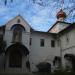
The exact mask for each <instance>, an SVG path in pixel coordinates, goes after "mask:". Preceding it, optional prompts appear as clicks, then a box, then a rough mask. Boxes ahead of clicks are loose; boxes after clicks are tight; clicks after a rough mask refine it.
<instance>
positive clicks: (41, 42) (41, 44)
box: [40, 39, 44, 47]
mask: <svg viewBox="0 0 75 75" xmlns="http://www.w3.org/2000/svg"><path fill="white" fill-rule="evenodd" d="M40 46H41V47H44V39H41V40H40Z"/></svg>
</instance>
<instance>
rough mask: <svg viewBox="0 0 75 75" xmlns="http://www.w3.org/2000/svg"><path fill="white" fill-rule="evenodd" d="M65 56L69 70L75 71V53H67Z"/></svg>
mask: <svg viewBox="0 0 75 75" xmlns="http://www.w3.org/2000/svg"><path fill="white" fill-rule="evenodd" d="M64 58H65V59H66V60H65V61H66V69H67V71H68V70H70V71H74V72H75V55H74V54H65V55H64Z"/></svg>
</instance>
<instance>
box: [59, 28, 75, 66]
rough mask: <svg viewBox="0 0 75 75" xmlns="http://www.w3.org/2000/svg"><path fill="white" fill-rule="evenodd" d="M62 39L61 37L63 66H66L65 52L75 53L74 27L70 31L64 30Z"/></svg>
mask: <svg viewBox="0 0 75 75" xmlns="http://www.w3.org/2000/svg"><path fill="white" fill-rule="evenodd" d="M60 39H61V52H62V64H63V67H65V59H64V55H65V54H74V55H75V29H72V30H70V31H68V32H64V34H62V35H61V36H60ZM67 39H68V40H67Z"/></svg>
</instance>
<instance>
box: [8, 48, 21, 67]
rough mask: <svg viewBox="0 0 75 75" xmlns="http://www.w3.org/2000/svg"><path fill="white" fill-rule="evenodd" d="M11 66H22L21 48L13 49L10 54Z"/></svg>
mask: <svg viewBox="0 0 75 75" xmlns="http://www.w3.org/2000/svg"><path fill="white" fill-rule="evenodd" d="M9 67H13V68H16V67H19V68H20V67H22V54H21V53H20V51H19V50H17V49H16V50H13V51H11V52H10V54H9Z"/></svg>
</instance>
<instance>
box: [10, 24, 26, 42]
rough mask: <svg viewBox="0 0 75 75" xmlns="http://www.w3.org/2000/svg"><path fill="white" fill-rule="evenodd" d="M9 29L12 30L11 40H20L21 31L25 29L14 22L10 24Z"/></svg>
mask: <svg viewBox="0 0 75 75" xmlns="http://www.w3.org/2000/svg"><path fill="white" fill-rule="evenodd" d="M11 30H12V31H13V37H12V42H21V40H22V31H25V28H24V27H23V26H22V25H20V24H15V25H13V26H12V28H11Z"/></svg>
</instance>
